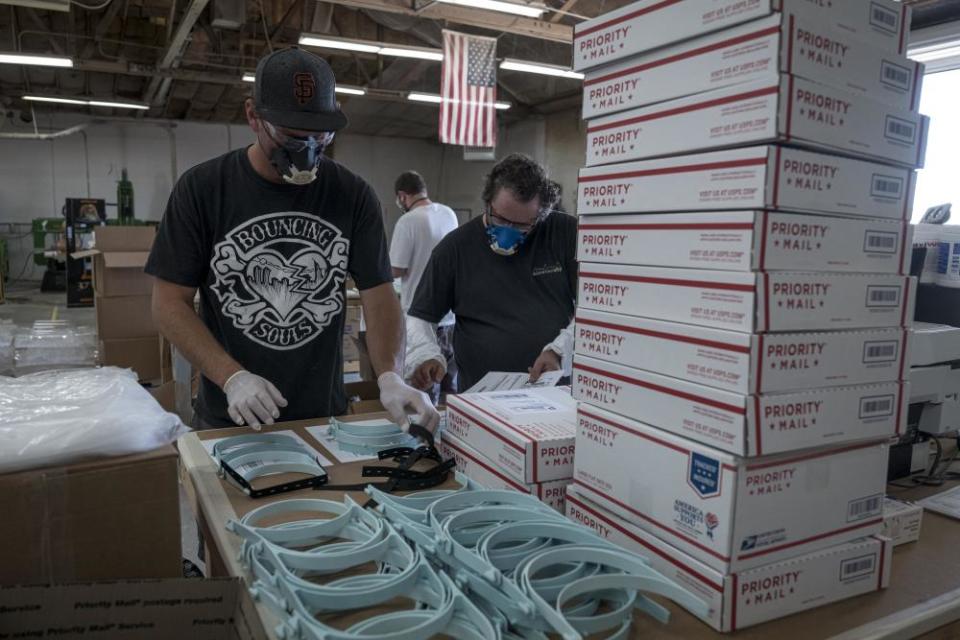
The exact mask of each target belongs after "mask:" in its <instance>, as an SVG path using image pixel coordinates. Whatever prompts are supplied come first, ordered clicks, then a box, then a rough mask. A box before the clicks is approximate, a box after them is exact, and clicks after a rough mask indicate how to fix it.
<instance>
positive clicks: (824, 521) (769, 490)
mask: <svg viewBox="0 0 960 640" xmlns="http://www.w3.org/2000/svg"><path fill="white" fill-rule="evenodd" d="M578 418H579V419H578V426H577V459H576V468H575V471H574V485H575V486H576V487H577V491H578V493H580V494H581V495H584V496H586V497H588V498H589V499H590V500H592V501H595V502H598V503H599V504H602V505H604V506H605V507H606V508H607V509H609V510H610V511H612V512H614V513H616V514H617V515H618V516H619V517H621V518H624V519H625V520H628V521H630V522H632V523H633V524H635V525H637V526H638V527H641V528H643V529H644V530H646V531H647V532H648V533H652V534H654V535H656V536H658V537H659V538H661V539H663V540H664V541H666V542H668V543H669V544H671V545H672V546H675V547H677V548H678V549H680V550H681V551H683V552H684V553H687V554H689V555H691V556H693V557H694V558H696V559H698V560H700V561H701V562H704V563H705V564H707V565H708V566H710V567H712V568H713V569H715V570H717V571H720V572H724V573H730V572H736V571H742V570H745V569H752V568H755V567H760V566H762V565H765V564H770V563H772V562H777V561H779V560H783V559H787V558H793V557H796V556H799V555H803V554H805V553H809V552H811V551H816V550H819V549H825V548H827V547H830V546H833V545H836V544H840V543H843V542H849V541H851V540H855V539H857V538H862V537H864V536H868V535H873V534H876V533H879V531H880V526H881V523H882V522H883V513H882V510H883V496H884V490H885V488H886V475H887V445H886V443H862V444H855V445H847V446H843V447H833V448H825V449H815V450H812V451H806V452H803V453H796V454H787V455H780V456H766V457H764V458H759V459H755V460H744V459H743V458H738V457H736V456H733V455H731V454H728V453H724V452H721V451H718V450H716V449H713V448H711V447H707V446H705V445H702V444H698V443H696V442H692V441H690V440H687V439H686V438H681V437H678V436H675V435H673V434H669V433H666V432H665V431H661V430H659V429H654V428H653V427H650V426H648V425H645V424H643V423H640V422H636V421H634V420H628V419H626V418H623V417H620V416H617V415H615V414H612V413H610V412H608V411H604V410H602V409H597V408H594V407H586V406H582V407H581V408H580V412H579V416H578Z"/></svg>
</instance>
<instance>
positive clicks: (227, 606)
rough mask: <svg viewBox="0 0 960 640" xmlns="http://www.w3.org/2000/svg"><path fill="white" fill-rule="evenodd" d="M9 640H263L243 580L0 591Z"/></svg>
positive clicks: (1, 625)
mask: <svg viewBox="0 0 960 640" xmlns="http://www.w3.org/2000/svg"><path fill="white" fill-rule="evenodd" d="M0 611H4V612H16V613H15V614H8V615H4V616H3V618H2V620H0V636H2V637H4V638H53V637H57V638H68V639H72V638H81V637H82V638H89V637H91V636H92V637H96V638H102V639H103V640H170V638H184V639H187V638H189V639H190V640H266V639H267V637H268V636H267V635H266V633H265V632H264V630H263V623H262V622H261V621H260V617H259V615H258V614H257V611H256V609H255V607H254V604H253V600H252V599H251V596H250V594H249V592H248V590H247V587H246V585H244V583H243V581H242V580H241V579H240V578H212V579H197V578H170V579H165V580H142V581H140V580H125V581H119V582H96V583H83V584H67V585H53V586H49V585H41V586H28V587H2V588H0Z"/></svg>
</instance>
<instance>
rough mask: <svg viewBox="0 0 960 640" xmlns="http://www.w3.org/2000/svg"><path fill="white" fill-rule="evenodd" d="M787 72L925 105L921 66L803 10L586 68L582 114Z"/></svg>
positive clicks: (908, 106)
mask: <svg viewBox="0 0 960 640" xmlns="http://www.w3.org/2000/svg"><path fill="white" fill-rule="evenodd" d="M811 45H812V46H811ZM782 73H790V74H794V75H797V76H800V77H801V78H807V79H808V80H813V81H814V82H819V83H821V84H825V85H829V86H832V87H839V88H841V89H845V90H847V91H850V92H851V93H857V94H861V95H868V96H870V97H871V98H873V99H875V100H880V101H882V102H885V103H887V104H890V105H892V106H894V107H898V108H900V109H903V110H904V111H916V110H917V109H918V108H919V106H920V87H921V84H922V81H923V65H922V64H920V63H917V62H914V61H912V60H910V59H908V58H906V57H905V56H902V55H900V54H897V53H892V52H887V51H883V50H882V49H878V48H877V47H875V46H872V45H870V44H868V43H867V42H864V41H861V40H857V39H856V38H848V37H845V36H844V35H843V32H838V31H833V30H831V29H829V28H828V27H824V26H822V25H820V24H818V23H817V22H811V21H810V20H809V19H808V18H806V17H805V16H803V15H800V16H799V17H798V16H795V15H792V14H791V15H789V16H788V15H786V14H775V15H772V16H769V17H767V18H763V19H761V20H757V21H754V22H750V23H747V24H743V25H740V26H738V27H734V28H732V29H728V30H726V31H721V32H719V33H714V34H711V35H708V36H703V37H701V38H696V39H694V40H687V41H685V42H681V43H679V44H675V45H672V46H669V47H664V48H662V49H658V50H656V51H652V52H650V53H646V54H644V55H641V56H637V57H635V58H631V59H629V60H622V61H620V62H616V63H614V64H611V65H607V66H604V67H601V68H599V69H593V70H591V71H589V72H588V73H587V74H586V77H585V78H584V81H583V117H584V118H585V119H591V118H596V117H597V116H602V115H608V114H611V113H616V112H618V111H625V110H627V109H635V108H637V107H642V106H644V105H648V104H655V103H657V102H663V101H664V100H673V99H675V98H681V97H683V96H688V95H693V94H695V93H702V92H704V91H711V90H714V89H721V88H724V87H729V86H732V85H735V84H740V83H742V82H749V81H751V80H770V81H774V82H775V81H776V80H777V79H778V77H779V76H780V74H782Z"/></svg>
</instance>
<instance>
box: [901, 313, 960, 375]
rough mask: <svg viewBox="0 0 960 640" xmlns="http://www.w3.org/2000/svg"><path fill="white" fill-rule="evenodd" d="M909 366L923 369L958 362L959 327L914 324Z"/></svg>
mask: <svg viewBox="0 0 960 640" xmlns="http://www.w3.org/2000/svg"><path fill="white" fill-rule="evenodd" d="M913 344H914V347H913V350H912V351H911V356H912V357H911V359H910V366H911V367H925V366H929V365H932V364H939V363H941V362H952V361H954V360H960V327H952V326H950V325H948V324H931V323H929V322H916V323H914V325H913Z"/></svg>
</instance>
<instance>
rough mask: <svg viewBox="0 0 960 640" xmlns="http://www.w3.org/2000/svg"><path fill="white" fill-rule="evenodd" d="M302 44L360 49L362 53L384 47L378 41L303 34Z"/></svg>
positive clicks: (326, 47)
mask: <svg viewBox="0 0 960 640" xmlns="http://www.w3.org/2000/svg"><path fill="white" fill-rule="evenodd" d="M300 44H302V45H304V46H307V47H321V48H324V49H344V50H346V51H359V52H361V53H379V52H380V49H381V48H382V47H381V45H380V44H379V43H376V42H364V41H360V40H343V39H340V38H329V37H319V36H310V35H302V36H300Z"/></svg>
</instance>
